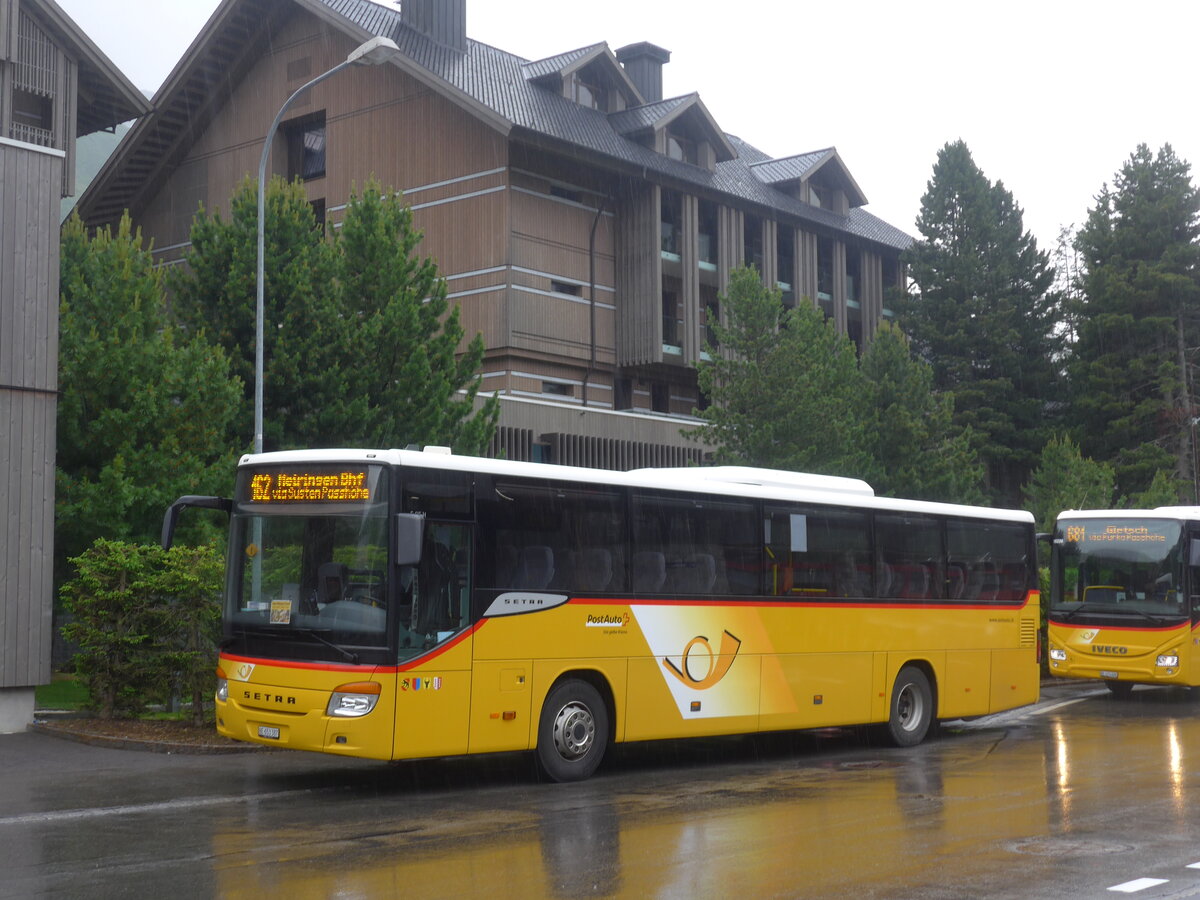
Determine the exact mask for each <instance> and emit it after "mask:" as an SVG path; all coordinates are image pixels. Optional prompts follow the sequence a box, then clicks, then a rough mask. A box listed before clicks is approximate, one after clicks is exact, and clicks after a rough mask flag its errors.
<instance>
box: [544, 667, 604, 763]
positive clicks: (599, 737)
mask: <svg viewBox="0 0 1200 900" xmlns="http://www.w3.org/2000/svg"><path fill="white" fill-rule="evenodd" d="M612 739H613V701H612V691H611V689H610V688H609V687H608V684H607V682H606V681H605V680H604V679H603V678H602V677H600V676H599V675H598V674H597V673H595V672H586V671H583V672H579V671H576V672H565V673H563V674H562V675H561V676H560V677H559V678H558V680H557V681H555V682H554V684H553V686H551V688H550V690H549V691H548V692H547V693H546V699H545V700H544V701H543V702H542V709H541V712H540V714H539V716H538V728H537V743H536V745H535V749H534V756H535V758H536V760H537V765H538V769H539V771H540V772H541V773H542V774H543V775H545V776H546V777H547V778H549V779H550V780H552V781H559V782H566V781H583V780H584V779H586V778H589V777H590V776H591V775H592V773H594V772H595V771H596V768H597V767H598V766H599V765H600V762H601V761H602V760H603V759H604V754H605V752H606V751H607V749H608V745H609V744H610V743H612Z"/></svg>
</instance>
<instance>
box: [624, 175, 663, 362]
mask: <svg viewBox="0 0 1200 900" xmlns="http://www.w3.org/2000/svg"><path fill="white" fill-rule="evenodd" d="M660 194H661V189H660V188H659V187H658V185H654V184H648V183H647V184H634V183H630V184H628V185H626V186H625V187H624V189H623V190H622V193H621V196H620V199H619V203H618V207H617V208H618V213H617V219H618V221H620V223H621V227H620V228H618V229H617V245H616V250H617V270H616V271H617V365H619V366H638V365H646V364H650V363H655V362H659V361H661V359H662V337H663V326H662V308H661V293H662V255H661V253H660V251H659V203H660Z"/></svg>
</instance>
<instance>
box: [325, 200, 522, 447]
mask: <svg viewBox="0 0 1200 900" xmlns="http://www.w3.org/2000/svg"><path fill="white" fill-rule="evenodd" d="M420 240H421V233H420V232H419V231H416V230H415V229H414V228H413V223H412V210H411V209H409V208H408V206H406V205H405V204H404V203H403V202H402V200H401V199H400V197H398V196H397V195H396V194H395V193H394V192H391V191H389V192H387V193H386V194H385V193H384V192H382V191H381V190H380V188H379V185H377V184H369V185H367V187H366V188H365V189H364V190H363V192H362V194H351V197H350V203H349V205H348V207H347V209H346V218H345V220H344V222H343V223H342V227H341V229H340V230H339V231H338V232H337V235H336V238H335V240H334V245H333V249H334V251H335V272H336V276H337V280H338V285H339V287H340V289H341V292H342V295H343V297H344V298H345V301H344V304H343V305H344V314H345V315H346V318H347V321H350V322H352V323H353V328H352V333H351V334H350V335H349V340H350V341H352V342H353V344H354V345H356V346H357V347H358V348H360V351H359V352H357V353H353V354H351V355H349V356H348V361H349V364H348V365H347V366H346V368H347V369H348V370H349V371H350V372H351V373H353V374H352V375H351V377H350V384H349V387H350V390H351V392H352V395H353V396H356V397H357V398H358V400H359V403H358V404H357V407H356V408H354V409H352V411H351V416H350V419H349V421H348V422H347V423H346V426H345V427H346V430H347V433H348V434H349V437H348V438H347V441H348V442H349V443H356V444H362V445H364V446H379V447H403V446H405V445H407V444H410V443H424V444H440V445H445V446H451V447H454V448H455V449H456V450H458V451H459V452H462V453H468V454H474V455H478V454H482V453H483V452H484V451H485V450H486V449H487V446H488V443H489V442H490V441H491V438H492V434H493V432H494V431H495V428H496V421H497V419H498V417H499V401H498V400H497V399H496V398H494V397H493V398H491V399H490V400H488V401H487V403H485V404H484V406H483V408H482V410H481V411H480V413H479V414H477V415H473V410H474V405H475V396H476V393H477V392H478V390H479V379H478V377H477V373H478V371H479V366H480V364H481V363H482V362H483V336H482V335H479V334H476V335H475V337H474V338H473V339H472V340H471V341H470V342H469V343H468V344H466V346H465V349H464V351H463V352H462V353H461V354H460V353H459V347H460V346H462V344H463V340H464V337H465V333H464V331H463V328H462V325H461V324H460V322H459V308H458V307H457V306H455V307H451V306H450V304H449V303H448V302H447V300H446V282H445V281H443V280H442V279H441V277H440V276H439V275H438V271H437V266H436V265H435V264H434V263H433V261H432V260H431V259H429V258H428V257H425V258H418V257H417V255H416V250H417V244H418V243H420ZM356 304H357V307H356V306H355V305H356ZM367 348H371V349H370V352H362V351H363V350H366V349H367ZM459 391H463V392H464V394H463V395H462V396H460V395H459Z"/></svg>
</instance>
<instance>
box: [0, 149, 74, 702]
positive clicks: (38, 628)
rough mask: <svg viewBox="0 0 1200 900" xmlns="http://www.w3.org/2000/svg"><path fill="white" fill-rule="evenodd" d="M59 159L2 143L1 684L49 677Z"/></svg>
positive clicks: (42, 680) (20, 684)
mask: <svg viewBox="0 0 1200 900" xmlns="http://www.w3.org/2000/svg"><path fill="white" fill-rule="evenodd" d="M62 166H63V158H62V156H61V155H58V154H53V153H47V152H42V151H38V150H33V149H25V148H22V147H14V146H10V145H0V259H3V260H5V263H4V265H2V266H0V453H2V454H3V455H2V457H0V522H2V523H3V526H2V527H0V560H2V561H3V564H4V566H5V568H4V577H2V578H0V689H3V688H8V687H23V686H31V685H36V684H43V683H46V682H48V681H49V678H50V628H51V615H52V609H53V604H52V569H53V566H52V557H53V540H54V533H53V528H54V440H55V406H56V395H55V393H54V391H55V388H56V385H57V371H56V369H57V360H58V356H57V341H58V261H59V246H58V204H57V203H56V202H54V201H55V200H56V199H57V197H58V196H59V191H60V186H61V184H62V178H63V176H62Z"/></svg>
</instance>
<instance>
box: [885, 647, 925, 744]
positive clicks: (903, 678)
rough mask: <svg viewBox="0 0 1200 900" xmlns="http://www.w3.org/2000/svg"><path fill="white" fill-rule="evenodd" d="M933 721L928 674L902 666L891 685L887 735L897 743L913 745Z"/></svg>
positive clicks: (915, 668)
mask: <svg viewBox="0 0 1200 900" xmlns="http://www.w3.org/2000/svg"><path fill="white" fill-rule="evenodd" d="M932 724H933V690H932V688H930V686H929V678H928V676H926V674H925V673H924V672H923V671H921V670H920V669H919V668H917V667H916V666H905V667H904V668H903V669H901V670H900V674H899V675H897V676H896V683H895V684H894V685H892V704H891V707H890V712H889V713H888V723H887V729H888V736H889V737H890V738H891V740H892V743H894V744H895V745H896V746H898V747H915V746H916V745H917V744H919V743H921V741H923V740H925V735H926V734H927V733H928V732H929V727H930V726H931V725H932Z"/></svg>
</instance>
